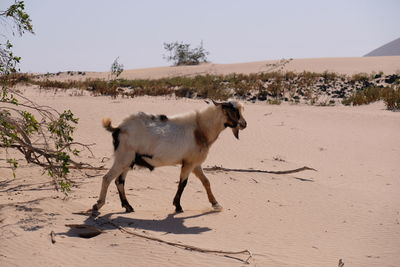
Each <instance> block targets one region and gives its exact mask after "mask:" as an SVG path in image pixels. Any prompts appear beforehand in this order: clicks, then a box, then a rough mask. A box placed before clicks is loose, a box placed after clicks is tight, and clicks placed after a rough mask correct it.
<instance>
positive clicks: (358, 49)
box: [0, 0, 400, 72]
mask: <svg viewBox="0 0 400 267" xmlns="http://www.w3.org/2000/svg"><path fill="white" fill-rule="evenodd" d="M9 3H11V1H10V0H1V3H0V9H1V10H4V9H5V7H6V6H7V4H9ZM25 3H26V11H27V12H28V13H29V14H30V15H31V18H32V21H33V25H34V31H35V33H36V34H35V35H30V34H26V35H24V36H23V37H22V38H13V39H12V40H13V42H14V44H15V49H14V51H15V53H16V54H17V55H19V56H21V57H22V62H21V65H20V67H21V70H22V71H28V72H57V71H67V70H82V71H108V70H109V69H110V65H111V63H112V62H113V60H114V59H115V58H116V57H117V56H119V57H120V60H119V61H120V63H122V64H124V67H125V69H134V68H146V67H156V66H168V65H170V63H169V62H166V61H165V60H164V59H163V57H162V55H163V54H164V53H165V51H164V48H163V43H164V42H173V41H183V42H185V43H190V44H192V45H193V46H197V45H198V44H200V42H201V41H203V44H204V47H205V49H206V50H208V51H209V52H210V55H209V60H210V61H211V62H214V63H236V62H251V61H260V60H267V59H280V58H309V57H354V56H355V57H356V56H362V55H364V54H366V53H368V52H370V51H371V50H373V49H375V48H377V47H378V46H381V45H383V44H385V43H387V42H389V41H392V40H394V39H396V38H398V37H400V15H399V14H400V1H397V0H374V1H373V0H332V1H323V0H303V1H300V0H298V1H296V0H291V1H290V0H281V1H269V0H264V1H262V0H258V1H257V0H198V1H190V0H186V1H185V0H146V1H144V0H143V1H133V0H131V1H128V0H125V1H123V0H114V1H103V0H27V1H25ZM2 31H3V29H2Z"/></svg>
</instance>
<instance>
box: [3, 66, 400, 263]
mask: <svg viewBox="0 0 400 267" xmlns="http://www.w3.org/2000/svg"><path fill="white" fill-rule="evenodd" d="M349 64H350V63H349ZM21 89H22V90H24V92H25V95H26V96H29V97H30V98H31V99H33V100H35V101H37V102H39V103H40V104H44V105H50V106H53V107H57V109H59V110H63V109H71V110H72V111H73V112H74V113H75V114H76V115H77V116H78V117H79V118H80V120H79V126H78V128H77V131H76V135H75V137H76V140H77V141H79V142H84V143H95V144H96V145H94V146H93V147H92V150H93V153H94V156H95V157H94V158H89V157H88V156H89V155H88V154H84V155H83V158H82V159H83V160H86V161H88V162H90V163H92V164H95V165H102V164H104V165H105V166H106V167H107V168H108V167H110V165H111V164H112V143H111V136H110V134H109V133H108V132H106V131H105V130H104V129H102V127H101V118H102V117H110V118H111V119H112V120H113V123H114V124H118V123H119V122H121V120H122V119H123V118H124V117H126V116H127V115H128V114H130V113H133V112H137V111H146V112H151V113H157V114H160V113H163V114H166V115H172V114H176V113H181V112H186V111H191V110H193V109H198V108H202V107H204V106H205V105H207V104H206V103H204V101H202V100H191V99H174V98H165V97H139V98H134V99H122V98H117V99H111V98H109V97H92V96H89V95H86V94H83V95H80V96H74V95H73V94H72V93H71V91H66V92H57V93H54V92H51V91H48V92H44V91H41V92H40V91H39V90H37V89H35V88H21ZM244 116H245V118H246V120H247V122H248V127H247V128H246V129H245V130H244V131H242V132H241V135H240V140H236V139H235V138H234V137H233V135H232V133H231V131H229V130H227V131H224V132H223V133H222V134H221V135H220V137H219V139H218V140H217V141H216V143H215V144H214V146H213V147H212V149H211V152H210V154H209V157H208V158H207V160H206V162H205V163H204V166H214V165H218V166H223V167H226V168H242V169H251V168H254V169H263V170H287V169H293V168H298V167H302V166H309V167H312V168H315V169H316V170H317V171H304V172H300V173H294V174H287V175H278V174H262V173H234V172H207V173H206V174H207V176H208V177H209V179H210V181H211V185H212V188H213V191H214V194H215V196H216V198H217V200H218V201H219V203H220V204H221V205H222V206H223V207H224V209H223V211H222V212H217V213H215V212H212V209H211V207H210V205H209V203H208V200H207V197H206V193H205V190H204V188H203V187H202V185H201V183H200V181H199V180H197V178H195V177H194V176H190V177H189V183H188V186H187V187H186V189H185V192H184V194H183V196H182V206H183V208H184V210H185V212H184V213H181V214H175V213H174V207H173V206H172V198H173V196H174V194H175V192H176V188H177V184H176V182H177V180H178V177H179V168H178V167H164V168H159V169H156V170H154V171H153V172H149V171H148V170H133V171H131V172H130V173H129V174H128V178H127V182H126V190H127V197H128V199H129V200H130V203H131V204H132V206H133V207H134V208H135V212H134V213H129V214H127V213H124V209H122V208H121V206H120V200H119V197H118V194H117V190H116V188H115V186H114V185H113V184H112V185H111V186H110V188H109V194H108V197H107V203H106V205H105V206H104V207H103V208H102V209H101V214H100V218H101V219H100V220H103V222H104V221H105V220H112V221H113V223H114V224H117V225H119V226H122V227H125V228H126V229H128V230H130V231H135V232H137V233H141V234H145V235H148V236H152V237H157V238H161V239H163V240H166V241H171V242H180V243H184V244H188V245H193V246H197V247H201V248H207V249H217V250H229V251H239V250H244V249H248V250H250V251H251V252H252V253H253V257H252V258H251V259H250V260H249V265H248V266H337V265H338V261H339V259H342V260H343V262H344V263H345V265H344V266H379V267H382V266H399V265H400V196H399V192H400V176H399V173H400V164H399V161H400V147H399V144H400V135H399V134H398V133H399V132H400V123H399V121H400V113H398V112H397V113H396V112H389V111H386V110H385V108H384V104H383V103H381V102H378V103H374V104H371V105H368V106H361V107H345V106H335V107H313V106H304V105H287V104H282V105H279V106H277V105H268V104H265V103H255V104H252V103H245V112H244ZM4 158H5V153H4V150H3V149H2V150H0V159H1V161H0V240H1V244H0V266H110V265H112V266H128V265H129V266H189V265H191V266H245V264H244V263H243V262H240V261H239V260H237V259H234V258H231V257H224V256H221V255H215V254H204V253H199V252H195V251H190V250H184V249H180V248H176V247H172V246H169V245H166V244H161V243H159V242H155V241H150V240H146V239H143V238H139V237H135V236H132V235H129V234H127V233H123V232H121V231H119V230H118V229H116V228H115V227H114V226H111V225H109V224H103V225H100V226H99V227H101V228H102V229H103V230H105V232H104V233H103V234H101V235H98V236H96V237H93V238H91V239H83V238H80V237H77V235H76V234H75V233H73V232H72V231H70V230H69V228H68V227H66V226H65V224H84V223H87V224H93V220H92V219H91V218H89V217H88V216H85V215H81V214H77V213H79V212H81V211H85V210H87V209H89V208H91V206H92V205H93V204H94V203H95V201H96V199H97V197H98V193H99V189H100V183H101V176H102V175H103V174H104V173H105V172H104V171H100V172H95V171H86V172H85V173H86V174H85V173H79V172H73V173H72V174H71V179H72V180H73V181H74V182H75V186H74V188H73V191H72V192H71V193H70V194H69V195H68V197H65V196H64V195H63V194H62V193H60V192H55V191H54V189H53V188H54V187H53V186H52V184H51V182H50V179H49V178H48V177H47V176H46V175H42V172H41V170H40V168H38V167H36V166H33V165H27V164H25V163H24V162H23V160H21V161H20V165H21V167H20V168H19V169H18V170H17V171H16V178H13V176H12V173H11V170H10V169H9V168H7V164H5V160H4ZM102 159H104V163H101V160H102ZM108 159H109V160H108ZM52 231H53V232H54V233H55V241H56V242H55V243H54V244H53V243H52V242H51V238H50V233H51V232H52ZM238 257H240V258H242V259H245V258H246V257H245V256H244V255H243V256H242V255H238Z"/></svg>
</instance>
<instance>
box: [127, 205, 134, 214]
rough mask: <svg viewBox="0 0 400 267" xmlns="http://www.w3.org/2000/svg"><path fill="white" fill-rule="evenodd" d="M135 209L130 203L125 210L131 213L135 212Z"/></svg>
mask: <svg viewBox="0 0 400 267" xmlns="http://www.w3.org/2000/svg"><path fill="white" fill-rule="evenodd" d="M134 211H135V210H134V209H133V208H132V206H131V205H128V206H126V207H125V212H126V213H130V212H134Z"/></svg>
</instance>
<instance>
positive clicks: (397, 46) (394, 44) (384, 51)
mask: <svg viewBox="0 0 400 267" xmlns="http://www.w3.org/2000/svg"><path fill="white" fill-rule="evenodd" d="M381 56H400V38H397V39H396V40H394V41H391V42H389V43H387V44H385V45H382V46H381V47H378V48H377V49H374V50H372V51H371V52H369V53H368V54H366V55H365V56H364V57H381Z"/></svg>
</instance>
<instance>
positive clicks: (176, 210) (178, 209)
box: [175, 207, 183, 213]
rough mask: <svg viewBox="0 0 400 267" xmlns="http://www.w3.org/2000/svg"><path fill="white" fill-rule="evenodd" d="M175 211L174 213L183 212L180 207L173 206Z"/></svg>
mask: <svg viewBox="0 0 400 267" xmlns="http://www.w3.org/2000/svg"><path fill="white" fill-rule="evenodd" d="M175 212H176V213H182V212H183V209H182V207H176V208H175Z"/></svg>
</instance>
